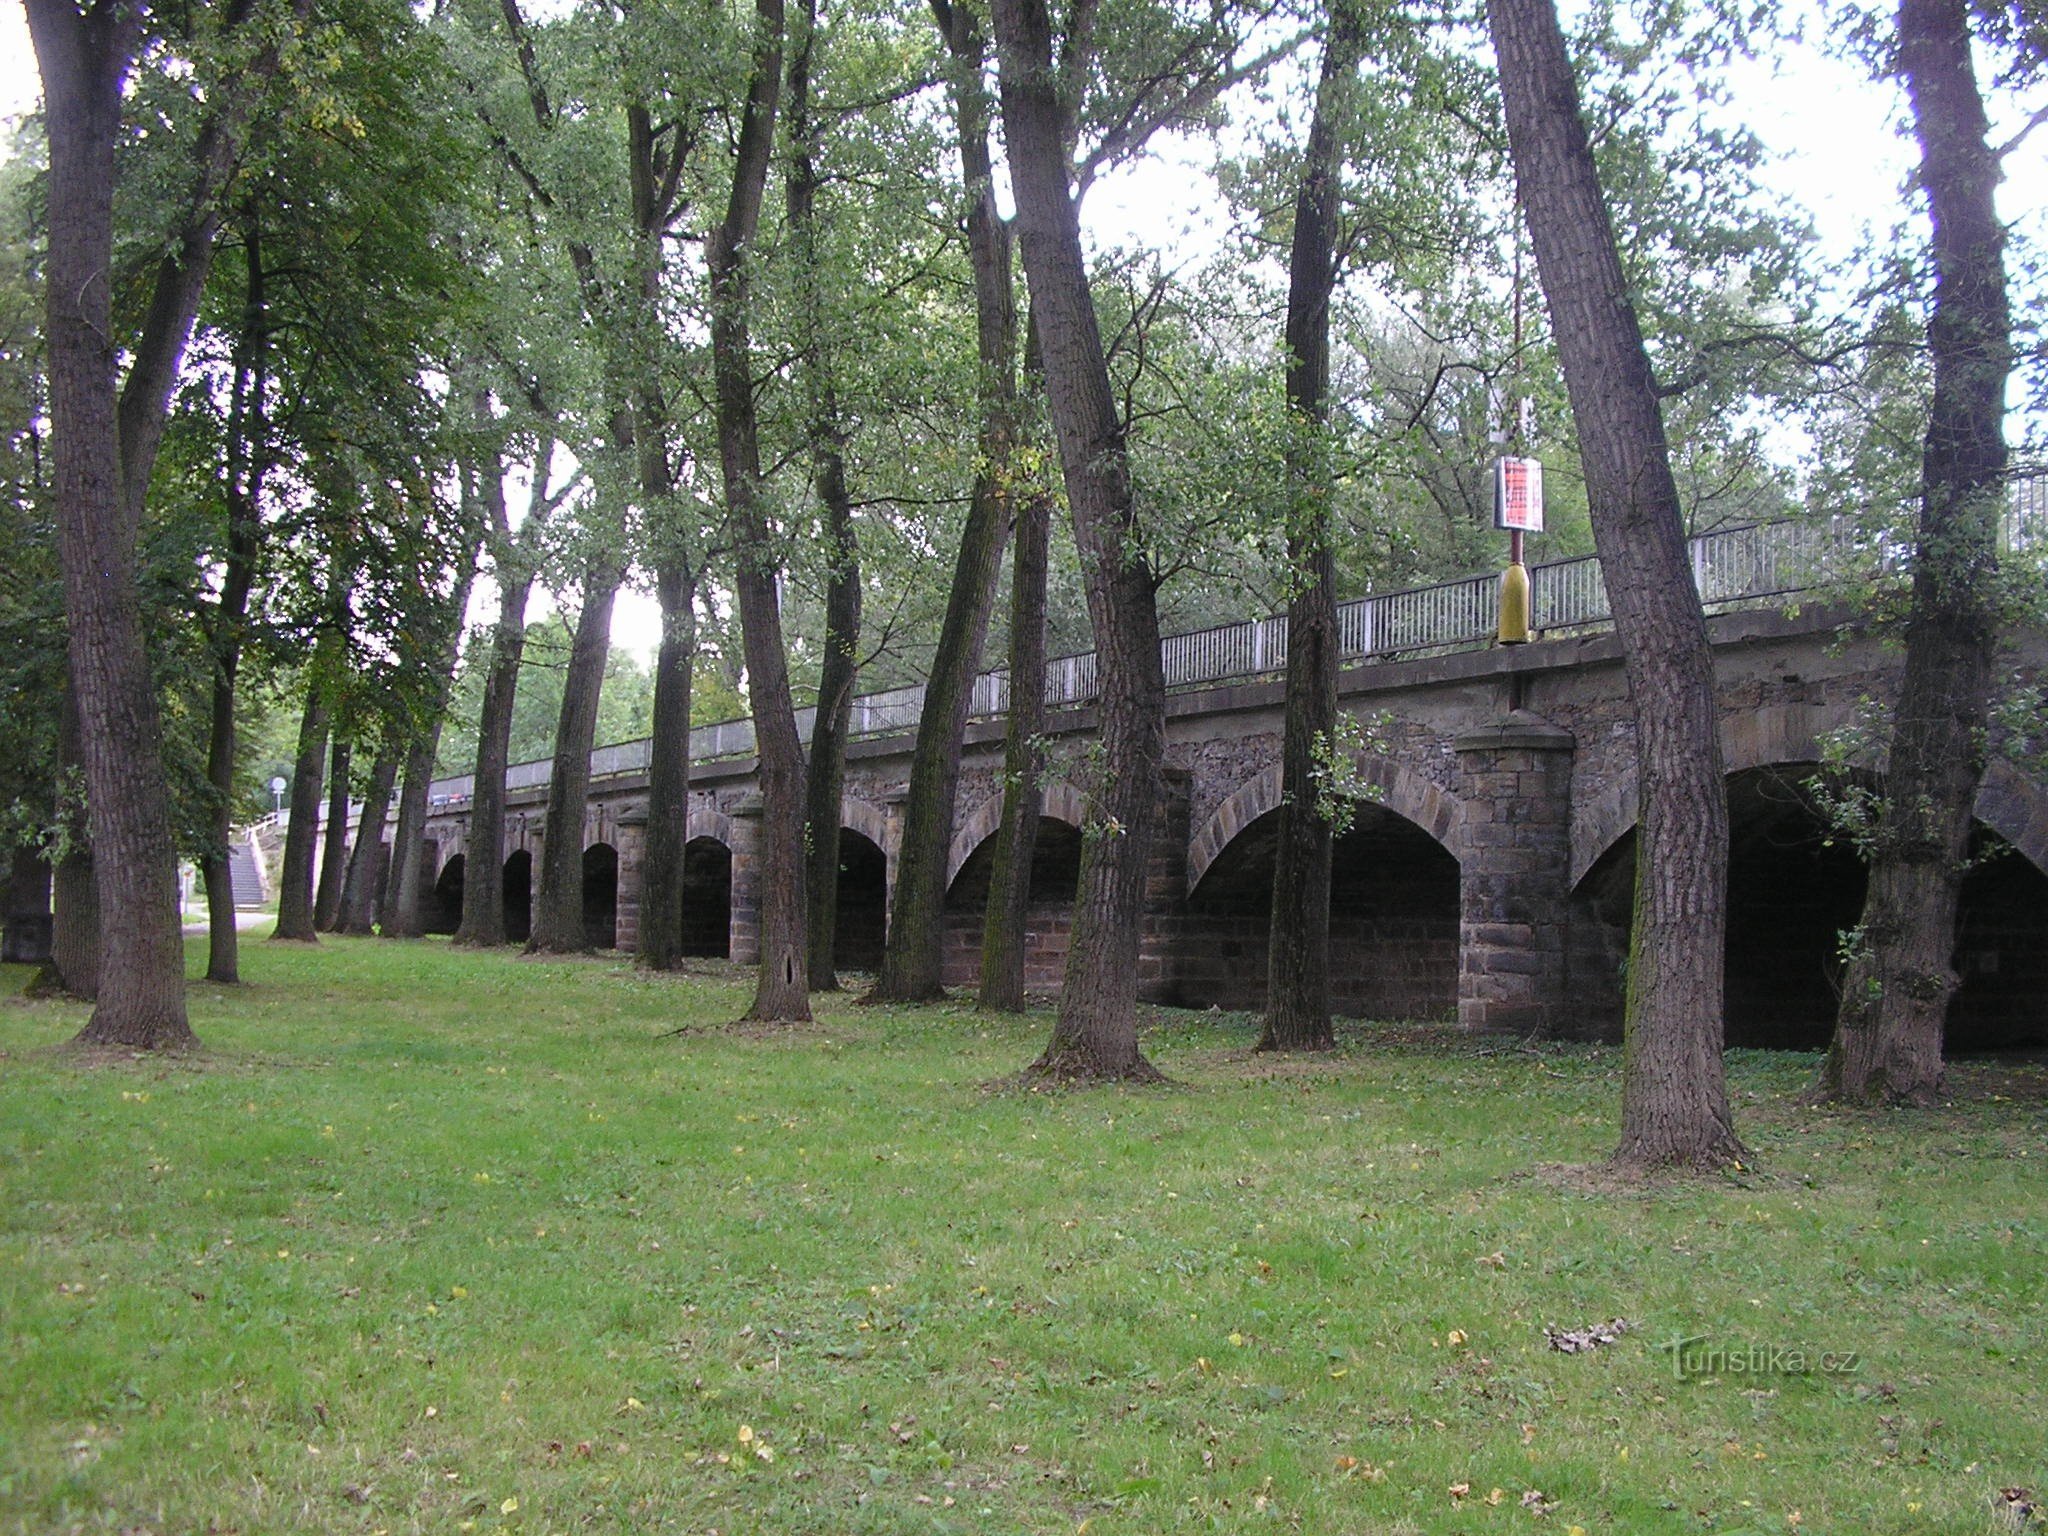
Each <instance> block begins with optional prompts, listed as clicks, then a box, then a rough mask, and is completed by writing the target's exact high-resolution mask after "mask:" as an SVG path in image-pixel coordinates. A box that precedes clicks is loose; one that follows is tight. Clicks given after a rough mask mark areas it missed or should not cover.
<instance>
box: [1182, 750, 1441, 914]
mask: <svg viewBox="0 0 2048 1536" xmlns="http://www.w3.org/2000/svg"><path fill="white" fill-rule="evenodd" d="M1357 769H1358V776H1359V779H1360V780H1361V782H1363V783H1365V784H1367V785H1369V786H1371V787H1372V788H1373V789H1375V790H1377V791H1378V794H1377V795H1376V796H1375V797H1374V800H1373V803H1374V804H1376V805H1383V806H1385V807H1386V808H1387V809H1388V810H1390V811H1393V812H1394V813H1395V814H1397V815H1399V816H1401V817H1403V818H1405V819H1406V820H1408V821H1412V822H1414V823H1415V825H1416V826H1418V827H1420V828H1422V830H1423V831H1425V832H1427V833H1428V834H1429V835H1430V836H1431V837H1432V838H1434V839H1435V840H1436V841H1437V842H1438V843H1440V844H1442V845H1443V847H1444V848H1445V849H1446V850H1447V851H1448V852H1449V853H1450V854H1451V856H1452V857H1453V858H1456V857H1457V849H1456V848H1455V846H1454V845H1453V843H1452V832H1453V830H1454V829H1455V828H1456V826H1457V824H1458V820H1459V806H1458V802H1457V801H1456V800H1454V799H1453V798H1452V797H1451V796H1450V795H1448V794H1446V793H1445V792H1444V790H1443V789H1442V788H1441V787H1440V786H1439V785H1437V784H1435V783H1434V782H1432V781H1431V780H1429V779H1427V778H1424V777H1423V776H1422V775H1421V774H1419V773H1417V772H1415V771H1414V770H1413V769H1410V768H1406V767H1403V766H1402V765H1401V764H1400V763H1397V762H1395V761H1394V760H1393V759H1392V758H1391V757H1382V756H1380V755H1379V754H1377V753H1373V754H1368V755H1366V756H1363V757H1360V758H1359V760H1358V764H1357ZM1280 799H1281V795H1280V767H1279V765H1278V764H1277V763H1276V764H1275V765H1274V766H1272V767H1271V768H1268V769H1266V770H1265V771H1264V772H1263V773H1261V774H1259V775H1258V776H1257V777H1256V778H1253V779H1251V780H1249V781H1247V782H1246V783H1244V784H1242V785H1240V786H1239V787H1238V789H1237V792H1236V793H1235V794H1232V795H1231V796H1229V797H1228V798H1227V799H1226V800H1224V802H1223V803H1222V804H1221V805H1219V806H1217V807H1216V809H1215V810H1214V811H1213V812H1211V813H1210V816H1209V819H1208V820H1207V821H1205V822H1204V823H1202V826H1201V829H1200V830H1199V831H1198V832H1196V833H1195V835H1194V836H1193V837H1192V838H1190V839H1189V840H1188V889H1189V890H1190V891H1192V890H1194V888H1195V887H1196V886H1197V885H1199V884H1201V882H1202V876H1203V875H1204V874H1206V873H1207V872H1208V869H1209V866H1210V865H1211V864H1213V863H1215V862H1216V858H1217V855H1219V854H1221V853H1222V852H1223V850H1224V849H1225V848H1227V847H1229V846H1230V843H1231V840H1232V839H1233V838H1235V837H1236V836H1237V834H1238V833H1240V832H1242V831H1243V830H1244V829H1245V828H1246V827H1248V826H1250V825H1251V824H1252V823H1253V822H1255V821H1257V820H1258V819H1259V818H1260V817H1261V816H1264V815H1265V814H1266V813H1267V812H1269V811H1274V810H1278V809H1279V807H1280Z"/></svg>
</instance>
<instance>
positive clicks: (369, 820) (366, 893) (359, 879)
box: [334, 743, 399, 934]
mask: <svg viewBox="0 0 2048 1536" xmlns="http://www.w3.org/2000/svg"><path fill="white" fill-rule="evenodd" d="M398 762H399V758H398V749H397V748H396V747H395V746H392V745H390V744H389V743H386V744H384V745H381V746H379V747H378V748H377V756H376V758H375V759H374V760H373V761H372V762H371V764H370V783H369V787H368V788H367V789H365V790H364V791H363V811H362V815H360V816H359V817H357V818H356V842H355V847H354V848H353V849H352V850H350V853H349V859H348V878H347V879H346V880H344V881H343V882H342V887H341V916H340V918H339V920H337V921H336V923H335V925H334V931H335V932H336V933H353V934H370V933H375V932H376V931H377V918H378V915H379V914H378V907H379V906H380V905H381V902H382V898H383V895H384V867H383V859H384V822H385V819H386V818H387V817H388V816H389V815H390V813H391V791H392V788H393V787H394V786H395V785H396V784H397V782H398Z"/></svg>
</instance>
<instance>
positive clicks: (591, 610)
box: [526, 554, 621, 955]
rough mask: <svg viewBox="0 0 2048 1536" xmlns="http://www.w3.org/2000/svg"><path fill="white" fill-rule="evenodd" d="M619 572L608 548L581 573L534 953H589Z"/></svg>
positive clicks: (536, 902)
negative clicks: (590, 822)
mask: <svg viewBox="0 0 2048 1536" xmlns="http://www.w3.org/2000/svg"><path fill="white" fill-rule="evenodd" d="M620 576H621V572H620V570H619V567H618V564H617V562H616V560H615V559H614V557H613V556H611V555H609V554H603V555H599V556H597V557H596V558H594V559H593V560H592V561H591V562H590V565H589V567H588V569H587V570H586V571H585V573H584V577H583V611H582V612H581V613H580V614H578V615H577V617H576V638H575V639H574V641H573V642H571V644H570V647H569V666H568V670H567V672H566V674H565V675H564V677H563V679H562V713H561V717H560V721H559V723H558V724H557V725H556V727H555V758H554V767H553V771H552V777H550V778H549V780H548V809H547V820H546V821H545V822H544V823H543V830H542V834H541V851H540V871H539V874H540V879H539V885H538V888H537V889H536V890H535V891H534V894H533V932H532V934H531V936H530V937H529V938H528V939H527V941H526V952H527V953H528V954H529V955H543V954H545V955H583V954H588V953H590V934H589V932H588V930H586V929H585V927H584V926H583V820H584V814H585V811H586V809H587V806H588V802H589V799H590V750H591V748H592V747H593V746H594V745H595V744H596V740H597V705H598V696H599V694H600V692H601V691H602V689H603V687H604V665H605V662H606V661H607V660H609V659H610V657H611V634H612V603H613V601H614V599H616V598H617V596H618V592H619V581H620Z"/></svg>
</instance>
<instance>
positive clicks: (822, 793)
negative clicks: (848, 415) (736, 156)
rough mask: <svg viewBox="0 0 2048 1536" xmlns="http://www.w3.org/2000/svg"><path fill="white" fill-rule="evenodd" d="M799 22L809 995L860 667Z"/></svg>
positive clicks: (808, 21)
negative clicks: (818, 547)
mask: <svg viewBox="0 0 2048 1536" xmlns="http://www.w3.org/2000/svg"><path fill="white" fill-rule="evenodd" d="M799 18H800V22H801V25H800V28H799V31H798V37H797V42H796V46H795V48H794V49H792V50H791V53H790V60H789V110H788V120H789V141H790V146H791V150H790V168H789V177H788V186H787V194H788V195H787V207H788V221H787V222H788V226H789V231H790V236H791V241H792V244H794V245H795V247H796V250H797V263H798V275H797V282H798V284H799V285H800V288H801V298H800V303H801V304H802V306H803V310H804V314H803V325H804V328H805V331H806V335H805V337H804V347H805V352H806V356H805V358H804V366H803V373H804V385H805V393H806V395H807V396H808V399H807V401H806V405H807V415H808V417H809V419H808V421H807V422H806V423H805V435H806V436H807V437H808V438H809V439H810V447H811V480H812V484H813V485H814V486H815V487H816V489H817V493H818V502H819V504H820V505H821V506H822V507H823V508H824V509H825V546H826V551H827V558H828V559H829V560H830V562H831V564H830V568H829V569H828V570H827V572H826V577H825V636H824V655H823V657H822V659H821V660H820V663H819V668H818V707H817V712H816V715H815V717H814V720H813V724H812V726H811V752H810V759H809V762H808V763H807V765H806V772H805V779H804V827H805V830H806V833H807V837H806V840H805V852H806V856H807V858H808V859H809V865H810V867H809V869H808V870H807V872H806V880H805V885H806V893H807V895H808V897H809V913H808V919H807V933H808V937H809V941H810V954H809V962H808V969H809V972H810V986H811V990H812V991H814V992H837V991H838V990H839V975H838V972H837V970H836V969H835V968H834V963H833V961H834V949H835V947H836V940H837V938H838V930H839V823H840V802H841V800H842V799H843V798H844V795H845V790H846V739H847V727H848V724H849V722H850V721H851V719H852V711H853V690H854V685H855V682H856V680H857V678H858V675H859V671H860V598H861V589H860V543H859V540H858V539H857V538H856V537H855V534H854V522H853V503H852V499H851V497H850V496H849V495H848V493H847V489H846V431H845V428H844V427H843V426H842V425H841V423H840V419H839V402H838V395H837V391H836V390H835V388H834V386H833V381H832V363H831V359H832V355H833V344H832V340H831V338H829V337H828V336H827V335H826V334H825V321H824V305H823V303H822V302H821V289H822V286H823V284H822V274H821V273H820V271H819V268H818V262H819V256H818V231H819V228H820V225H819V222H818V213H817V197H818V167H817V143H816V137H817V125H816V123H815V122H814V121H813V120H812V117H811V51H812V44H813V42H814V41H815V39H816V37H817V27H818V7H817V0H804V3H803V5H802V7H801V10H800V12H799Z"/></svg>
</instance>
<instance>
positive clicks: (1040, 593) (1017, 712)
mask: <svg viewBox="0 0 2048 1536" xmlns="http://www.w3.org/2000/svg"><path fill="white" fill-rule="evenodd" d="M1051 535H1052V496H1051V493H1050V492H1049V491H1047V490H1046V489H1045V488H1043V487H1041V486H1037V485H1031V486H1026V487H1024V488H1023V494H1022V495H1020V496H1019V497H1018V498H1017V530H1016V533H1015V535H1014V538H1015V550H1014V553H1013V555H1012V557H1011V564H1010V713H1009V718H1008V720H1007V721H1005V722H1004V733H1003V819H1002V822H1001V824H1000V825H999V826H998V827H997V828H996V846H995V853H994V856H993V861H992V863H991V865H990V868H989V886H988V907H987V910H986V913H985V914H984V917H983V921H982V928H981V994H980V997H979V998H978V999H977V1003H976V1006H978V1007H979V1008H980V1009H981V1010H982V1012H984V1013H1018V1012H1021V1011H1022V1010H1023V1008H1024V1003H1025V998H1024V949H1025V941H1026V938H1027V934H1026V931H1025V929H1026V924H1027V923H1028V922H1029V921H1030V914H1031V869H1032V862H1033V856H1034V854H1035V852H1036V850H1037V844H1038V795H1039V775H1040V769H1041V768H1042V766H1043V763H1042V758H1043V753H1042V751H1041V747H1040V741H1041V738H1042V737H1043V736H1044V735H1045V589H1046V566H1047V553H1048V550H1047V546H1048V544H1049V542H1050V540H1051Z"/></svg>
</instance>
